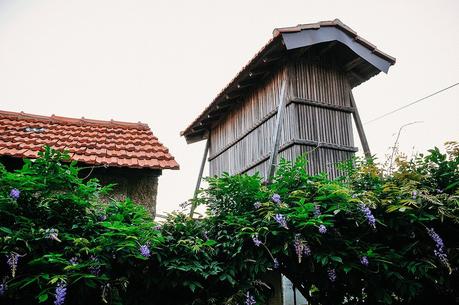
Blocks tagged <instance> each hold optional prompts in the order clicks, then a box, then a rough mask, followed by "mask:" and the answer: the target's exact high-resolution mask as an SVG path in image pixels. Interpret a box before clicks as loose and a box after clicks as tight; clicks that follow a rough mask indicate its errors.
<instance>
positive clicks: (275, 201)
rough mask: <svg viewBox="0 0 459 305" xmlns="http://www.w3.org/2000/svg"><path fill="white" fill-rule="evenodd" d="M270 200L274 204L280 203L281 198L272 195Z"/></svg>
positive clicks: (277, 195)
mask: <svg viewBox="0 0 459 305" xmlns="http://www.w3.org/2000/svg"><path fill="white" fill-rule="evenodd" d="M271 200H272V201H273V202H274V203H277V204H279V203H281V196H280V195H279V194H274V195H273V196H272V197H271Z"/></svg>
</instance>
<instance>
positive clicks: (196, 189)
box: [190, 135, 210, 217]
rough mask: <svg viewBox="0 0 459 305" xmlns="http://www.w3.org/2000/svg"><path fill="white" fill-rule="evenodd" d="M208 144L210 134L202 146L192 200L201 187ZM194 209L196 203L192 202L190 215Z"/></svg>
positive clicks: (191, 215)
mask: <svg viewBox="0 0 459 305" xmlns="http://www.w3.org/2000/svg"><path fill="white" fill-rule="evenodd" d="M209 146H210V135H209V136H208V138H207V141H206V147H205V148H204V155H203V156H202V161H201V167H200V168H199V175H198V181H197V182H196V187H195V189H194V194H193V200H194V199H196V197H197V196H198V191H199V188H200V187H201V180H202V174H203V173H204V167H205V165H206V162H207V155H208V154H209ZM195 209H196V205H195V204H194V202H193V203H192V204H191V209H190V217H193V214H194V210H195Z"/></svg>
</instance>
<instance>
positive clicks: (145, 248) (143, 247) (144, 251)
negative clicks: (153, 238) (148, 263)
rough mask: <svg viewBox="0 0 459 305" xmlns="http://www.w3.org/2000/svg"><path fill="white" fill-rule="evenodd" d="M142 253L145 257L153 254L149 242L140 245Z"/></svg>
mask: <svg viewBox="0 0 459 305" xmlns="http://www.w3.org/2000/svg"><path fill="white" fill-rule="evenodd" d="M140 254H141V255H142V256H143V257H150V256H151V252H150V247H149V245H148V244H144V245H141V246H140Z"/></svg>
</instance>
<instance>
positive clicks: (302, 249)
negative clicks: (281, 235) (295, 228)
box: [293, 234, 311, 264]
mask: <svg viewBox="0 0 459 305" xmlns="http://www.w3.org/2000/svg"><path fill="white" fill-rule="evenodd" d="M293 247H294V248H295V253H296V257H297V258H298V263H299V264H301V258H302V257H303V255H304V256H309V255H311V249H310V248H309V246H308V245H307V243H306V241H304V240H302V239H301V238H300V234H295V239H294V241H293Z"/></svg>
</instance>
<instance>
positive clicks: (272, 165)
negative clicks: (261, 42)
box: [268, 74, 287, 183]
mask: <svg viewBox="0 0 459 305" xmlns="http://www.w3.org/2000/svg"><path fill="white" fill-rule="evenodd" d="M286 87H287V74H285V75H284V77H283V80H282V86H281V90H280V94H279V106H278V107H277V118H276V127H275V129H274V138H273V146H272V149H271V156H270V158H269V163H268V166H269V168H268V171H269V172H268V183H271V181H272V180H273V176H274V172H275V170H276V161H277V154H278V153H279V144H280V135H281V131H282V119H283V117H284V110H285V106H286V103H287V99H286V94H285V93H286V91H287V89H286Z"/></svg>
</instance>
